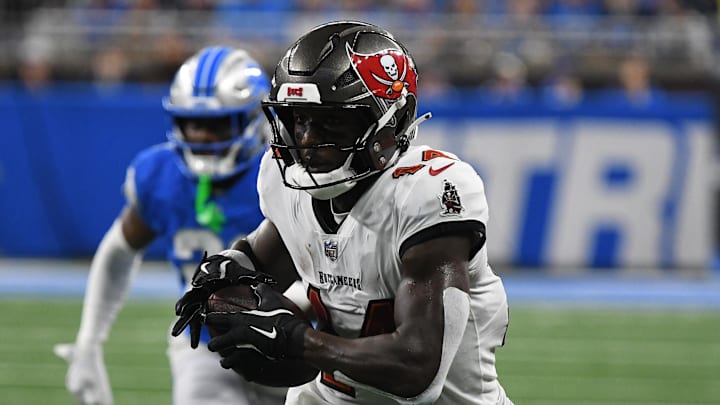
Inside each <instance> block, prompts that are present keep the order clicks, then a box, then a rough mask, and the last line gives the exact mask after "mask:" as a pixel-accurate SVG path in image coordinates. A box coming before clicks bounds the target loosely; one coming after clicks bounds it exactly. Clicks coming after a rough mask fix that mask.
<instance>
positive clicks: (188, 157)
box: [182, 143, 242, 178]
mask: <svg viewBox="0 0 720 405" xmlns="http://www.w3.org/2000/svg"><path fill="white" fill-rule="evenodd" d="M241 148H242V144H240V143H234V144H232V146H230V149H229V150H228V152H227V153H226V154H225V155H224V156H217V155H198V154H195V153H193V152H192V151H191V150H190V148H183V149H182V153H183V158H184V159H185V163H187V166H188V169H190V171H191V172H192V173H193V174H195V175H197V176H203V175H208V176H211V177H213V178H222V177H225V176H229V175H231V174H233V173H234V170H235V166H236V164H235V162H236V160H237V156H238V153H239V152H240V149H241Z"/></svg>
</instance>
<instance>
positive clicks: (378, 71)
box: [346, 45, 417, 100]
mask: <svg viewBox="0 0 720 405" xmlns="http://www.w3.org/2000/svg"><path fill="white" fill-rule="evenodd" d="M346 49H347V52H348V56H350V59H351V60H352V65H353V67H354V68H355V71H356V72H357V73H358V75H360V78H361V79H362V81H363V82H364V83H365V86H366V87H367V88H368V89H369V90H370V91H371V92H372V93H373V95H375V96H377V97H381V98H385V99H391V100H394V99H396V98H398V97H400V95H401V94H402V90H403V89H407V91H408V92H409V93H413V94H417V72H416V71H415V66H414V65H413V63H412V61H411V60H410V58H408V57H407V55H405V54H404V53H403V52H402V51H400V50H397V49H386V50H384V51H380V52H377V53H374V54H368V55H366V54H360V53H355V52H353V51H352V49H350V47H349V46H347V45H346Z"/></svg>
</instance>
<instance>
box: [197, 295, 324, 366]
mask: <svg viewBox="0 0 720 405" xmlns="http://www.w3.org/2000/svg"><path fill="white" fill-rule="evenodd" d="M256 291H257V293H258V296H259V297H260V303H259V305H258V309H254V310H248V311H242V312H210V313H208V314H207V315H206V317H205V323H206V324H207V325H208V327H212V328H216V329H217V330H227V331H228V332H227V333H225V334H223V335H220V336H216V337H214V338H213V339H211V340H210V342H209V343H208V349H210V351H213V352H220V354H221V355H222V356H223V359H222V360H221V361H220V365H222V366H223V367H224V368H233V367H235V366H236V364H235V360H236V359H237V358H238V357H237V356H233V350H232V349H245V348H251V349H255V350H257V351H258V352H260V353H262V354H263V355H264V356H265V357H267V358H269V359H271V360H277V359H300V358H302V355H303V351H304V347H305V331H306V330H307V329H308V328H310V324H309V323H308V322H307V321H306V320H304V319H302V318H299V317H297V316H296V315H295V314H294V313H293V312H292V311H291V310H289V309H288V308H287V307H286V306H285V304H283V301H284V300H286V299H287V298H285V297H284V296H283V295H282V294H281V293H279V292H277V291H275V290H273V288H272V287H270V286H269V285H267V284H259V285H258V286H257V287H256Z"/></svg>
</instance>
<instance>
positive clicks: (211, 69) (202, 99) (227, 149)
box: [163, 46, 270, 180]
mask: <svg viewBox="0 0 720 405" xmlns="http://www.w3.org/2000/svg"><path fill="white" fill-rule="evenodd" d="M269 91H270V81H269V80H268V77H267V75H266V74H265V72H264V71H263V69H262V68H261V67H260V64H259V63H257V62H256V61H255V60H254V59H253V58H252V57H251V56H250V55H249V54H248V53H247V52H246V51H244V50H241V49H235V48H230V47H223V46H213V47H207V48H204V49H201V50H200V51H199V52H197V53H196V54H195V55H193V56H192V57H190V58H189V59H188V60H187V61H185V63H183V65H182V66H180V69H179V70H178V71H177V73H176V74H175V78H174V80H173V83H172V85H171V87H170V94H169V96H167V97H165V98H163V107H164V108H165V111H167V112H168V113H169V114H170V115H171V117H172V118H173V129H172V131H170V132H169V133H168V139H169V140H170V142H172V143H173V144H175V145H176V146H177V149H178V152H179V157H180V159H179V161H180V162H179V163H180V168H181V170H182V171H183V172H184V173H185V174H186V175H188V176H190V177H198V176H210V178H211V179H213V180H220V179H225V178H228V177H231V176H234V175H236V174H238V173H241V172H243V171H244V170H245V169H246V168H247V167H248V166H249V164H250V162H249V159H250V158H251V157H252V156H254V155H255V154H256V153H258V152H259V151H260V150H261V149H263V148H264V146H265V144H266V142H267V139H268V137H269V126H268V124H267V120H266V119H265V117H264V115H263V114H262V108H261V105H260V102H261V101H262V99H263V98H264V97H265V96H266V95H267V94H268V92H269ZM187 122H202V123H203V124H202V125H203V126H205V127H207V128H211V129H215V128H224V129H226V130H227V127H229V130H228V132H229V133H230V136H229V139H227V140H225V139H223V140H222V141H218V142H211V143H197V142H190V141H189V140H188V138H187V136H186V133H185V130H184V128H185V125H186V123H187Z"/></svg>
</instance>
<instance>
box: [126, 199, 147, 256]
mask: <svg viewBox="0 0 720 405" xmlns="http://www.w3.org/2000/svg"><path fill="white" fill-rule="evenodd" d="M120 222H121V224H122V232H123V235H124V236H125V239H126V240H127V242H128V244H129V245H130V247H132V248H133V249H136V250H140V249H143V248H145V247H147V245H149V244H150V242H152V241H153V240H154V239H155V232H153V230H152V229H150V227H149V226H148V225H147V224H146V223H145V221H143V219H142V218H141V217H140V214H138V212H137V210H136V209H135V208H134V207H133V206H131V205H126V206H125V208H123V210H122V212H121V213H120Z"/></svg>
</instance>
